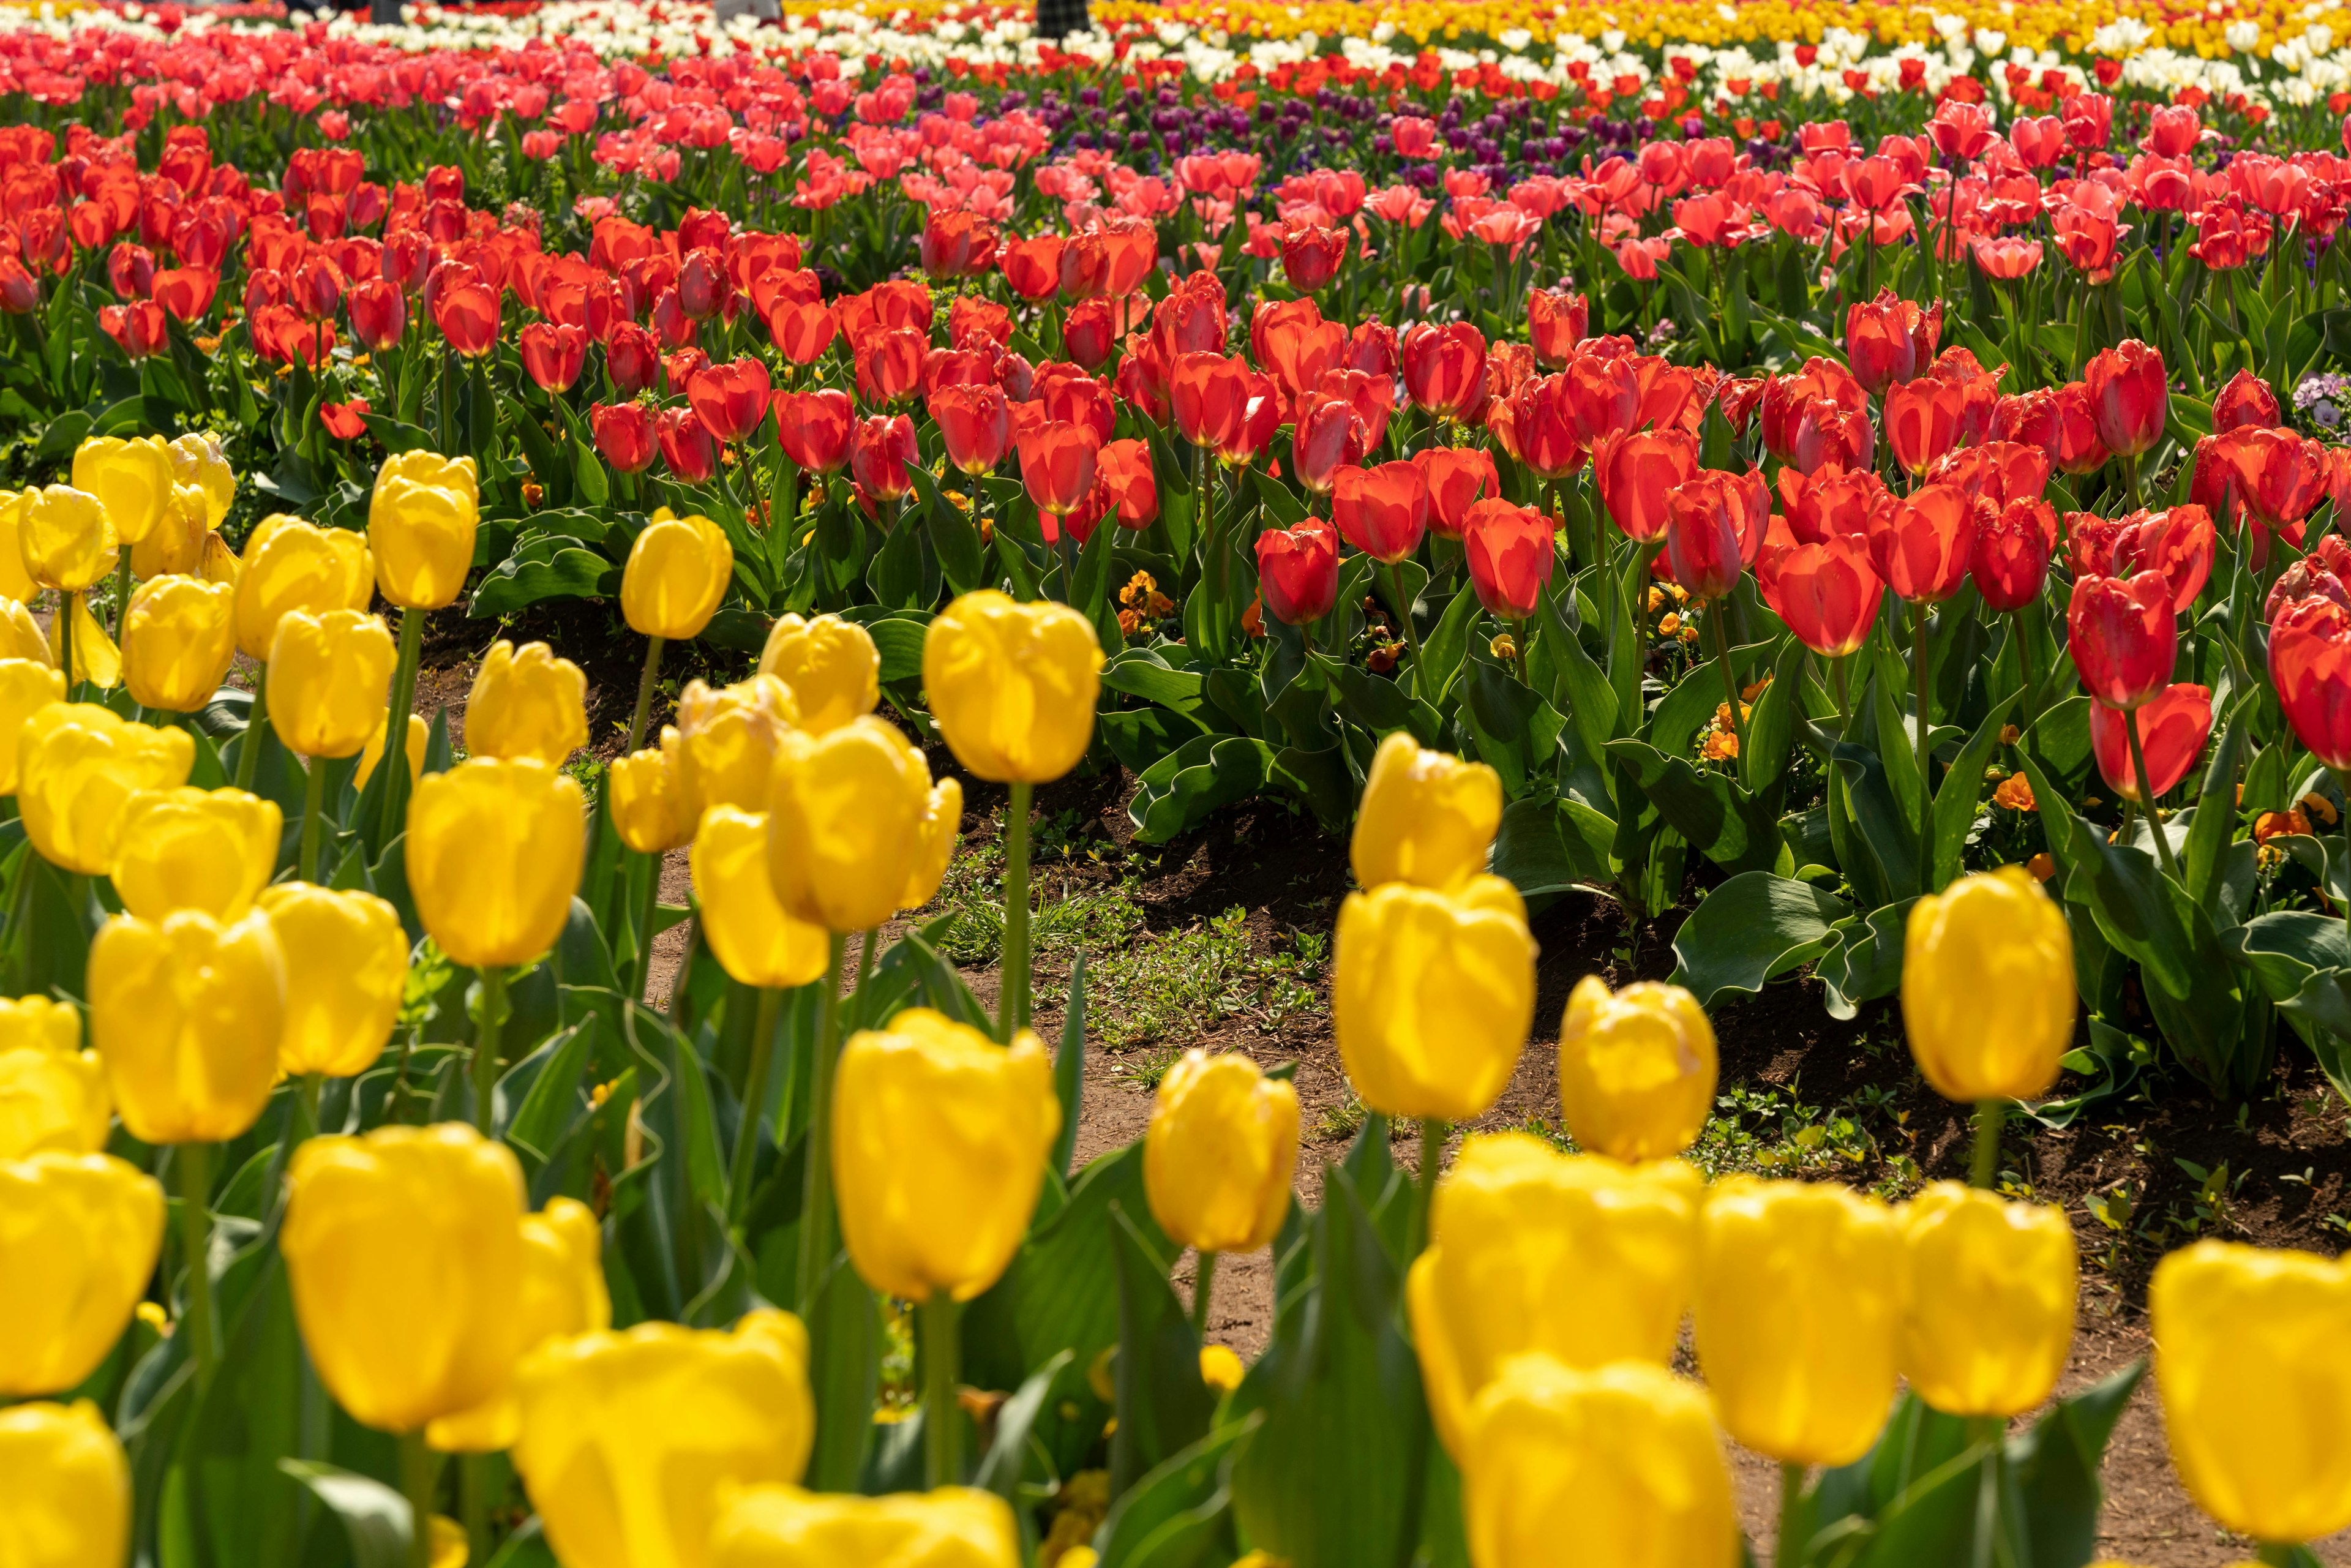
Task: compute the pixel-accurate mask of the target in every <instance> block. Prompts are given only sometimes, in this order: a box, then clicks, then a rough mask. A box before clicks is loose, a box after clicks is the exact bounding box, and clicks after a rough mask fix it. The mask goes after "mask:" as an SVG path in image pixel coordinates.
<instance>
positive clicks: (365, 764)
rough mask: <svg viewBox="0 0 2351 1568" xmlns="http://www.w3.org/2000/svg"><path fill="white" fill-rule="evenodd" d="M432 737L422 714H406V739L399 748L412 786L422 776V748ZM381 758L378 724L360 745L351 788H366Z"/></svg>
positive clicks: (429, 726) (381, 747) (381, 740)
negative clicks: (404, 757)
mask: <svg viewBox="0 0 2351 1568" xmlns="http://www.w3.org/2000/svg"><path fill="white" fill-rule="evenodd" d="M432 739H433V727H432V726H431V725H429V724H427V723H425V722H424V716H423V714H414V713H413V714H410V715H409V716H408V739H407V741H406V743H405V744H404V745H402V747H401V750H402V751H403V752H405V753H407V755H408V782H409V785H410V786H411V787H412V788H413V787H414V785H415V783H416V781H417V780H418V779H421V778H423V776H424V748H425V747H426V746H427V745H429V744H430V743H431V742H432ZM382 760H383V728H382V727H381V726H379V727H377V729H376V732H375V733H374V734H373V735H371V736H370V737H368V743H367V744H366V745H365V746H363V747H360V766H359V771H358V772H356V773H354V774H352V775H351V788H352V789H366V788H367V781H368V779H369V777H370V776H371V775H372V774H373V773H374V772H375V765H376V764H377V763H379V762H381V761H382Z"/></svg>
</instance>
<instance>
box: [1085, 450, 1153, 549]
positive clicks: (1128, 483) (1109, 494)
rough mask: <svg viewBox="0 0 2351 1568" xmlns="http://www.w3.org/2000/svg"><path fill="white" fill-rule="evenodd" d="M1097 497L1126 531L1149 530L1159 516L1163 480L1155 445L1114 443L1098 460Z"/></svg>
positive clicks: (1107, 511)
mask: <svg viewBox="0 0 2351 1568" xmlns="http://www.w3.org/2000/svg"><path fill="white" fill-rule="evenodd" d="M1094 496H1095V497H1096V498H1097V499H1098V500H1099V501H1100V502H1101V503H1102V510H1103V512H1104V513H1105V514H1106V515H1113V516H1115V517H1117V519H1118V526H1119V527H1121V528H1149V527H1150V526H1151V525H1152V523H1153V522H1154V521H1155V519H1156V518H1157V517H1158V516H1159V479H1158V476H1156V475H1155V473H1154V472H1153V471H1152V466H1151V444H1150V443H1149V442H1147V441H1113V442H1111V443H1110V444H1107V445H1105V446H1104V447H1103V448H1102V452H1101V455H1099V456H1097V457H1096V458H1095V459H1094Z"/></svg>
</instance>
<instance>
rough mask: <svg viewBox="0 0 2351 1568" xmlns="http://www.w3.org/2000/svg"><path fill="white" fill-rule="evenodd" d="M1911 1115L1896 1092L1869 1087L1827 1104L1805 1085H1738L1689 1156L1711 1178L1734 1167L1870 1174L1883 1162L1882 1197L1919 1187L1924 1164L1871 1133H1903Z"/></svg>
mask: <svg viewBox="0 0 2351 1568" xmlns="http://www.w3.org/2000/svg"><path fill="white" fill-rule="evenodd" d="M1902 1123H1903V1117H1902V1115H1901V1114H1900V1113H1897V1112H1896V1111H1895V1110H1894V1108H1893V1101H1892V1096H1891V1095H1886V1094H1877V1093H1868V1092H1865V1093H1863V1094H1860V1095H1856V1096H1855V1097H1854V1098H1852V1099H1849V1100H1846V1101H1844V1102H1842V1103H1839V1104H1837V1105H1835V1106H1833V1107H1830V1108H1827V1109H1823V1108H1821V1107H1818V1106H1814V1105H1810V1104H1807V1103H1805V1102H1804V1098H1803V1092H1802V1084H1801V1083H1790V1084H1788V1085H1787V1086H1786V1087H1785V1088H1782V1087H1781V1086H1779V1085H1777V1084H1771V1083H1752V1084H1750V1083H1741V1084H1734V1085H1732V1086H1731V1087H1730V1088H1729V1090H1727V1091H1726V1092H1723V1093H1722V1094H1721V1095H1720V1096H1719V1097H1718V1098H1717V1099H1716V1101H1715V1114H1714V1115H1713V1116H1712V1117H1711V1118H1709V1119H1708V1122H1707V1124H1706V1130H1705V1131H1704V1132H1702V1133H1700V1134H1698V1142H1697V1143H1696V1144H1695V1145H1691V1147H1690V1150H1689V1153H1688V1155H1687V1156H1686V1157H1687V1159H1688V1160H1689V1161H1690V1163H1691V1164H1692V1165H1695V1166H1698V1169H1699V1170H1701V1171H1703V1172H1704V1173H1705V1174H1706V1176H1707V1178H1708V1180H1713V1179H1714V1178H1716V1177H1719V1176H1727V1175H1729V1174H1731V1173H1733V1172H1741V1171H1743V1172H1750V1173H1753V1174H1757V1175H1761V1176H1813V1175H1821V1174H1825V1173H1828V1172H1833V1171H1834V1172H1846V1173H1851V1174H1854V1175H1863V1174H1866V1173H1869V1172H1871V1171H1872V1169H1873V1167H1874V1168H1875V1171H1876V1176H1877V1180H1876V1185H1875V1190H1876V1191H1877V1192H1878V1193H1879V1195H1880V1196H1882V1197H1898V1196H1899V1195H1901V1194H1902V1193H1903V1192H1906V1191H1907V1190H1908V1189H1909V1188H1911V1187H1913V1186H1917V1182H1918V1179H1919V1176H1920V1172H1919V1170H1918V1166H1917V1163H1916V1162H1915V1161H1914V1160H1912V1159H1911V1158H1910V1157H1909V1155H1907V1154H1905V1153H1902V1152H1901V1151H1899V1150H1896V1151H1894V1152H1892V1153H1890V1154H1889V1153H1888V1152H1887V1151H1886V1149H1885V1148H1884V1147H1882V1146H1881V1145H1880V1144H1879V1143H1878V1140H1877V1137H1876V1134H1875V1133H1873V1132H1872V1131H1871V1125H1872V1124H1883V1125H1884V1126H1885V1128H1886V1131H1888V1132H1889V1133H1896V1132H1899V1131H1900V1129H1901V1126H1902Z"/></svg>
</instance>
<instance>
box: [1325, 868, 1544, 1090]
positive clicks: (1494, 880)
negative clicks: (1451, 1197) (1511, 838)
mask: <svg viewBox="0 0 2351 1568" xmlns="http://www.w3.org/2000/svg"><path fill="white" fill-rule="evenodd" d="M1336 968H1337V976H1336V978H1335V980H1334V982H1333V985H1332V1004H1331V1013H1332V1025H1333V1027H1334V1028H1335V1030H1336V1031H1337V1033H1338V1036H1339V1054H1340V1057H1341V1059H1342V1060H1343V1061H1344V1062H1345V1064H1346V1069H1347V1077H1348V1078H1349V1079H1350V1080H1351V1081H1352V1082H1353V1083H1354V1085H1355V1090H1356V1092H1357V1093H1359V1094H1361V1095H1362V1096H1363V1100H1364V1104H1366V1105H1368V1106H1370V1107H1372V1109H1374V1110H1375V1111H1381V1112H1384V1113H1387V1114H1388V1115H1391V1116H1418V1117H1432V1116H1433V1117H1437V1118H1438V1119H1440V1120H1443V1121H1447V1122H1467V1121H1468V1120H1470V1119H1472V1118H1473V1117H1476V1116H1479V1115H1482V1114H1484V1113H1485V1112H1486V1110H1487V1109H1488V1107H1489V1106H1491V1105H1492V1104H1493V1103H1494V1102H1495V1100H1496V1099H1498V1098H1499V1096H1500V1095H1501V1092H1502V1091H1503V1089H1505V1088H1506V1087H1508V1086H1509V1084H1510V1073H1511V1071H1513V1070H1514V1069H1515V1068H1516V1067H1517V1066H1518V1061H1519V1052H1520V1050H1521V1049H1522V1048H1523V1047H1524V1046H1525V1044H1526V1040H1527V1028H1528V1026H1529V1025H1530V1024H1531V1023H1532V1022H1533V1021H1534V1008H1535V943H1534V938H1533V937H1531V936H1529V935H1528V934H1527V915H1526V904H1524V903H1523V902H1522V901H1521V900H1520V897H1519V891H1518V889H1516V888H1514V887H1512V886H1511V885H1510V883H1507V882H1504V881H1503V880H1502V879H1501V878H1500V877H1498V876H1485V875H1479V876H1472V877H1468V878H1465V879H1463V880H1462V881H1461V882H1459V883H1455V884H1454V885H1453V886H1452V887H1450V888H1447V889H1444V890H1441V891H1440V890H1437V889H1434V888H1425V887H1415V886H1414V885H1412V884H1411V883H1402V882H1392V883H1384V884H1383V885H1381V886H1379V887H1375V888H1374V889H1372V890H1371V891H1370V892H1369V893H1352V894H1348V895H1347V902H1346V903H1345V904H1342V905H1341V906H1340V909H1339V930H1338V951H1337V965H1336Z"/></svg>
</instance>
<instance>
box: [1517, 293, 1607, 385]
mask: <svg viewBox="0 0 2351 1568" xmlns="http://www.w3.org/2000/svg"><path fill="white" fill-rule="evenodd" d="M1591 322H1592V307H1591V304H1590V302H1589V301H1587V300H1586V299H1585V298H1584V297H1583V295H1581V294H1569V293H1566V292H1564V291H1560V290H1552V289H1548V288H1538V289H1535V290H1534V291H1533V292H1531V293H1530V294H1529V295H1528V296H1527V336H1528V338H1529V339H1530V340H1532V342H1533V344H1534V350H1535V359H1536V361H1538V362H1539V363H1541V364H1543V365H1547V366H1549V367H1551V368H1552V369H1553V370H1556V369H1558V368H1559V367H1560V366H1562V365H1564V364H1566V363H1567V361H1569V359H1570V358H1572V357H1573V355H1574V353H1575V346H1576V345H1577V344H1578V343H1581V342H1582V341H1583V334H1584V331H1585V329H1586V328H1588V327H1589V326H1590V325H1591Z"/></svg>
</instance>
